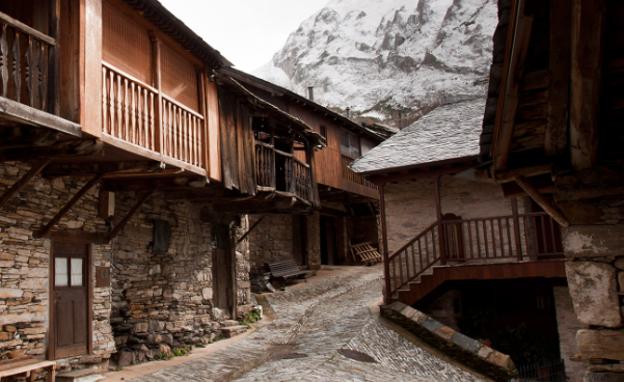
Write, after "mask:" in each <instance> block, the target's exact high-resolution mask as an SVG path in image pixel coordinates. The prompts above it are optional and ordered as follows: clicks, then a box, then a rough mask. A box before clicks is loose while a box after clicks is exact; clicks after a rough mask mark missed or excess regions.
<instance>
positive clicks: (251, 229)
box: [236, 215, 266, 244]
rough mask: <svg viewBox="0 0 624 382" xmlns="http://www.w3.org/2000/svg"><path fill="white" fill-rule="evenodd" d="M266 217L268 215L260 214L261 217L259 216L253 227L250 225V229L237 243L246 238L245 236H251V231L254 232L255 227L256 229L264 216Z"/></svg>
mask: <svg viewBox="0 0 624 382" xmlns="http://www.w3.org/2000/svg"><path fill="white" fill-rule="evenodd" d="M265 217H266V215H262V216H260V218H259V219H258V220H256V221H255V222H254V223H253V224H252V225H251V227H249V229H248V230H247V232H245V233H244V234H243V236H241V237H240V238H239V239H238V240H237V241H236V244H240V243H241V242H242V241H243V240H245V238H246V237H247V236H249V234H250V233H251V232H252V231H253V230H254V229H255V228H256V227H257V226H258V225H259V224H260V223H262V221H263V220H264V218H265Z"/></svg>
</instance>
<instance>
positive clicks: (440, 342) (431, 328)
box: [381, 301, 517, 381]
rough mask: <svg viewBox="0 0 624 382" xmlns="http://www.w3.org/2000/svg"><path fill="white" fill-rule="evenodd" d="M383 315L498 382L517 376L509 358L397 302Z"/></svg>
mask: <svg viewBox="0 0 624 382" xmlns="http://www.w3.org/2000/svg"><path fill="white" fill-rule="evenodd" d="M381 315H382V316H383V317H385V318H387V319H389V320H391V321H393V322H395V323H397V324H399V325H401V326H402V327H404V328H406V329H407V330H409V331H410V332H412V333H413V334H415V335H416V336H418V337H419V338H421V339H422V340H423V341H425V342H427V343H428V344H430V345H431V346H434V347H436V348H438V349H440V350H441V351H443V352H444V353H446V354H448V355H449V356H451V357H453V358H455V359H457V360H458V361H460V362H462V363H463V364H465V365H467V366H469V367H471V368H473V369H474V370H476V371H478V372H480V373H483V374H485V375H487V376H489V377H491V378H493V379H494V380H496V381H509V380H510V379H511V378H513V377H514V376H515V375H516V374H517V371H516V367H515V365H514V363H513V361H512V360H511V357H509V356H508V355H507V354H503V353H501V352H499V351H497V350H495V349H492V348H491V347H489V346H486V345H484V344H483V343H481V342H479V341H477V340H475V339H473V338H470V337H468V336H466V335H464V334H462V333H460V332H458V331H456V330H455V329H453V328H451V327H449V326H446V325H444V324H442V323H441V322H439V321H436V320H434V319H433V318H431V317H429V316H428V315H426V314H424V313H422V312H421V311H419V310H417V309H414V308H412V307H411V306H408V305H405V304H403V303H401V302H398V301H396V302H393V303H392V304H390V305H385V306H382V307H381Z"/></svg>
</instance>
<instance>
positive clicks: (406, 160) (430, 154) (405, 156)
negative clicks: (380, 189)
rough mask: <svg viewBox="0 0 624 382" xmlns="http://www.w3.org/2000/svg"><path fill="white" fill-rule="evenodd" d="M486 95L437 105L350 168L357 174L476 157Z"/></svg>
mask: <svg viewBox="0 0 624 382" xmlns="http://www.w3.org/2000/svg"><path fill="white" fill-rule="evenodd" d="M484 108H485V98H478V99H471V100H467V101H462V102H457V103H453V104H447V105H443V106H439V107H437V108H436V109H434V110H433V111H431V112H430V113H428V114H426V115H425V116H423V117H421V118H420V119H419V120H418V121H416V122H414V123H413V124H412V125H410V126H409V127H406V128H405V129H403V130H401V131H399V132H398V133H396V134H395V135H394V136H392V137H390V138H389V139H387V140H386V141H384V142H382V143H381V144H380V145H379V146H377V147H375V148H373V149H372V150H370V151H369V152H368V153H366V155H364V156H363V157H362V158H360V159H358V160H356V161H355V162H353V164H352V165H351V168H352V169H353V170H354V171H355V172H358V173H377V172H385V171H389V170H392V169H396V168H402V167H408V166H425V165H428V164H434V163H435V162H440V161H446V160H451V159H458V158H464V157H471V156H477V155H478V154H479V136H480V134H481V127H482V123H483V111H484Z"/></svg>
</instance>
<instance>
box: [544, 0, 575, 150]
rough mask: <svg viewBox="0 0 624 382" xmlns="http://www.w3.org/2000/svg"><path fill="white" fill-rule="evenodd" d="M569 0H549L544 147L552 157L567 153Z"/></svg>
mask: <svg viewBox="0 0 624 382" xmlns="http://www.w3.org/2000/svg"><path fill="white" fill-rule="evenodd" d="M570 17H571V16H570V1H569V0H550V57H549V67H550V70H549V73H550V76H549V81H550V83H549V86H548V108H547V123H546V131H545V142H544V147H545V151H546V154H547V155H549V156H556V155H560V154H562V153H564V152H565V149H566V147H567V142H568V137H567V131H568V129H567V128H568V96H569V91H570Z"/></svg>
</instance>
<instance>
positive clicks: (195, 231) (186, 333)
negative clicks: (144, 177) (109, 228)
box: [112, 194, 249, 365]
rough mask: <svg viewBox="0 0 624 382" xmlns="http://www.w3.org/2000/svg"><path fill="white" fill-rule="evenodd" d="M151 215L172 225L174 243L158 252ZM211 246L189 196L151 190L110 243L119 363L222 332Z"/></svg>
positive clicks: (244, 270) (240, 275)
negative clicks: (170, 197) (215, 299)
mask: <svg viewBox="0 0 624 382" xmlns="http://www.w3.org/2000/svg"><path fill="white" fill-rule="evenodd" d="M122 199H123V197H122ZM123 204H125V205H127V204H129V203H123ZM120 216H123V212H120ZM154 220H160V221H165V222H167V223H168V224H169V226H170V230H171V240H170V245H169V248H168V250H166V251H165V252H163V253H156V252H155V251H154V250H153V222H154ZM244 224H246V223H245V222H243V224H242V225H244ZM242 229H244V227H242V228H241V230H242ZM214 248H215V242H214V240H213V238H212V230H211V226H210V224H208V223H205V222H203V221H202V220H201V219H200V213H199V210H198V209H197V208H196V207H195V206H194V205H193V204H192V203H190V202H186V201H171V200H166V199H165V198H164V197H163V195H161V194H154V195H153V196H152V197H151V198H150V199H149V200H148V201H147V202H146V203H144V205H143V206H142V207H141V209H140V211H139V212H137V213H136V214H135V215H134V217H133V218H132V219H131V220H130V222H129V223H128V225H127V226H126V227H125V228H124V230H123V232H122V233H121V234H120V235H119V236H118V237H117V238H116V239H115V241H114V243H113V253H114V255H113V256H114V259H113V264H114V272H113V313H112V317H113V318H112V324H113V329H114V333H115V341H116V344H117V347H118V348H119V349H120V352H119V354H118V360H119V363H120V364H122V365H125V364H129V363H138V362H143V361H145V360H150V359H153V358H155V357H159V356H160V354H161V353H167V352H168V351H170V350H171V348H174V347H184V346H189V345H203V344H207V343H210V342H212V341H213V340H214V339H215V338H216V337H217V335H218V333H219V328H220V325H219V321H220V320H224V319H225V318H227V316H226V314H225V313H224V312H221V311H218V310H216V309H214V306H213V304H212V299H213V287H214V285H213V273H212V272H213V270H212V253H213V250H214ZM241 250H242V252H241ZM245 251H246V250H245V248H244V246H242V247H239V251H237V256H236V258H237V259H236V260H237V261H236V275H237V279H238V280H237V283H236V284H237V285H238V286H239V287H240V289H239V290H237V299H238V304H239V305H247V304H249V265H248V261H247V259H246V255H247V254H246V252H245Z"/></svg>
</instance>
